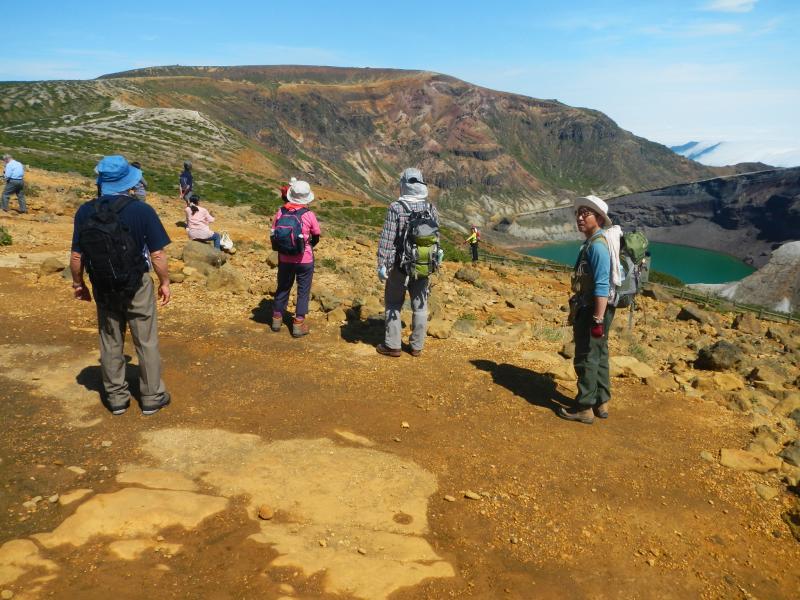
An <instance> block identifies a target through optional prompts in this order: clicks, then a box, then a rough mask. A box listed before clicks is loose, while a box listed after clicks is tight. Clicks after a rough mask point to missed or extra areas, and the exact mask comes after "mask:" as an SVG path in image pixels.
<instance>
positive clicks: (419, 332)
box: [383, 269, 428, 350]
mask: <svg viewBox="0 0 800 600" xmlns="http://www.w3.org/2000/svg"><path fill="white" fill-rule="evenodd" d="M406 290H408V295H409V296H410V297H411V337H410V338H409V339H408V343H409V344H411V349H412V350H422V347H423V346H424V345H425V334H426V332H427V331H428V279H427V278H426V279H415V280H411V279H409V281H408V285H406V276H405V275H403V274H402V273H401V272H400V271H398V270H397V269H392V270H391V271H389V278H388V279H387V280H386V288H385V289H384V294H383V304H384V307H385V309H386V336H385V338H384V345H385V346H386V347H387V348H392V349H394V350H397V349H399V348H400V346H401V343H402V342H401V336H402V330H403V326H402V321H401V320H400V311H401V310H402V308H403V302H405V299H406Z"/></svg>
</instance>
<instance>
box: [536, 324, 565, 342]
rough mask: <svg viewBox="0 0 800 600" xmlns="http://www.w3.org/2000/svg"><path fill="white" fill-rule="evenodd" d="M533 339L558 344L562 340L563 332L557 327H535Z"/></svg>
mask: <svg viewBox="0 0 800 600" xmlns="http://www.w3.org/2000/svg"><path fill="white" fill-rule="evenodd" d="M533 337H534V338H535V339H539V340H545V341H547V342H560V341H561V340H563V339H564V330H563V329H560V328H558V327H547V326H546V325H537V326H536V327H534V328H533Z"/></svg>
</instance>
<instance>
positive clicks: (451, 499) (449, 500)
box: [444, 494, 456, 502]
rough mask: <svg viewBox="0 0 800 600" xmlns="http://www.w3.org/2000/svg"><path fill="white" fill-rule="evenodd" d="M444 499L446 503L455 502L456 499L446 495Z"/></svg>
mask: <svg viewBox="0 0 800 600" xmlns="http://www.w3.org/2000/svg"><path fill="white" fill-rule="evenodd" d="M444 499H445V500H446V501H447V502H455V501H456V498H455V496H450V495H449V494H448V495H447V496H445V497H444Z"/></svg>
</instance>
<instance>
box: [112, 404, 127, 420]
mask: <svg viewBox="0 0 800 600" xmlns="http://www.w3.org/2000/svg"><path fill="white" fill-rule="evenodd" d="M130 405H131V403H130V402H128V403H127V404H122V405H120V406H109V407H108V410H110V411H111V414H112V415H114V416H116V417H118V416H120V415H124V414H125V413H126V412H127V410H128V407H129V406H130Z"/></svg>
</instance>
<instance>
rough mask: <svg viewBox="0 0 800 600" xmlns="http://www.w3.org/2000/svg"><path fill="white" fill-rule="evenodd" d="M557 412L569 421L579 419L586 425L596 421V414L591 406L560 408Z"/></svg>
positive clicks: (578, 420)
mask: <svg viewBox="0 0 800 600" xmlns="http://www.w3.org/2000/svg"><path fill="white" fill-rule="evenodd" d="M556 414H557V415H558V416H559V417H561V418H562V419H566V420H567V421H577V422H579V423H584V424H586V425H591V424H592V423H594V414H593V412H592V409H591V408H559V409H558V412H557V413H556Z"/></svg>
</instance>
